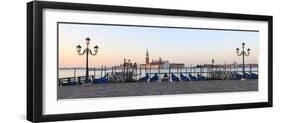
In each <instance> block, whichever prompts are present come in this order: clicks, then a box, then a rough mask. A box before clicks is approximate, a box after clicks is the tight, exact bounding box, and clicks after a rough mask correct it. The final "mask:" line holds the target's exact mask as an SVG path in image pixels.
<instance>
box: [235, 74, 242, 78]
mask: <svg viewBox="0 0 281 123" xmlns="http://www.w3.org/2000/svg"><path fill="white" fill-rule="evenodd" d="M235 78H236V79H242V78H243V75H241V74H239V73H235Z"/></svg>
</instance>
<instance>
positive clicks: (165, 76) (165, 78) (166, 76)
mask: <svg viewBox="0 0 281 123" xmlns="http://www.w3.org/2000/svg"><path fill="white" fill-rule="evenodd" d="M161 81H162V82H165V81H169V76H168V75H167V73H164V75H163V78H162V79H161Z"/></svg>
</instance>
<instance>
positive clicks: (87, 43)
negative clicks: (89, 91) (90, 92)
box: [76, 37, 99, 82]
mask: <svg viewBox="0 0 281 123" xmlns="http://www.w3.org/2000/svg"><path fill="white" fill-rule="evenodd" d="M85 40H86V48H85V49H84V51H83V52H81V48H82V47H81V45H77V46H76V48H77V52H78V55H84V54H85V53H86V82H89V67H88V66H89V65H88V62H89V59H88V57H89V54H90V55H92V56H95V55H97V53H98V49H99V47H98V46H97V45H96V46H94V53H93V52H92V50H91V49H90V48H89V44H90V41H91V39H90V38H89V37H87V38H86V39H85Z"/></svg>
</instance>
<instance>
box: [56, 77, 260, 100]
mask: <svg viewBox="0 0 281 123" xmlns="http://www.w3.org/2000/svg"><path fill="white" fill-rule="evenodd" d="M57 91H58V93H57V94H58V95H57V98H58V99H79V98H100V97H121V96H149V95H174V94H194V93H218V92H224V93H225V92H245V91H258V79H246V80H208V81H178V82H129V83H106V84H105V83H100V84H94V85H81V86H62V87H58V89H57Z"/></svg>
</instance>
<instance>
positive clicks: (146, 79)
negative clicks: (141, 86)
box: [139, 73, 149, 82]
mask: <svg viewBox="0 0 281 123" xmlns="http://www.w3.org/2000/svg"><path fill="white" fill-rule="evenodd" d="M148 79H149V74H148V73H146V74H145V77H142V78H140V79H139V81H145V82H146V81H148Z"/></svg>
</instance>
